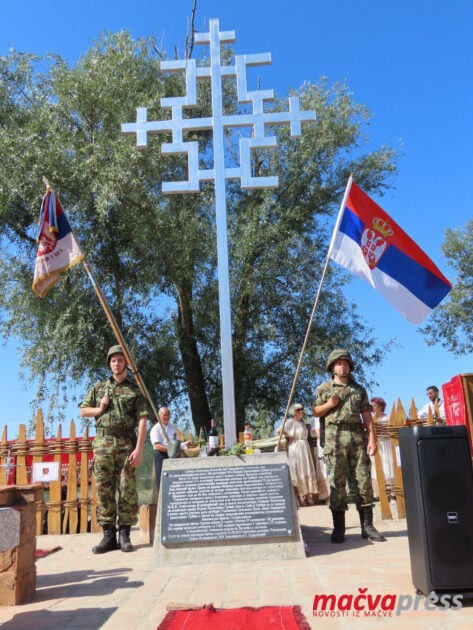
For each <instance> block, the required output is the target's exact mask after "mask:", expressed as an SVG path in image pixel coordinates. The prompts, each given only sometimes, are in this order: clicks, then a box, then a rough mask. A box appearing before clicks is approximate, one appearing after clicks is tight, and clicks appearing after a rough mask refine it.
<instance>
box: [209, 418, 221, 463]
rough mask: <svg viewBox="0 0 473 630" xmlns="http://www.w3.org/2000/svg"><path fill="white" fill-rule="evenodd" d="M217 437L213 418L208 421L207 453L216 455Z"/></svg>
mask: <svg viewBox="0 0 473 630" xmlns="http://www.w3.org/2000/svg"><path fill="white" fill-rule="evenodd" d="M218 446H219V437H218V432H217V429H216V428H215V420H213V419H212V420H211V421H210V431H209V455H214V454H215V455H216V454H217V453H218Z"/></svg>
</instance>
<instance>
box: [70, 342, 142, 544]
mask: <svg viewBox="0 0 473 630" xmlns="http://www.w3.org/2000/svg"><path fill="white" fill-rule="evenodd" d="M107 365H108V367H109V368H110V371H111V373H112V374H111V376H110V378H108V379H106V380H105V381H101V382H100V383H96V384H95V385H94V386H93V387H92V389H91V390H90V391H89V393H88V394H87V396H86V397H85V399H84V402H82V403H81V405H80V415H81V417H82V418H95V429H96V436H95V439H94V475H95V480H96V482H97V520H98V523H99V525H101V527H102V529H103V533H104V535H103V539H102V541H101V542H100V543H99V544H98V545H96V546H95V547H93V549H92V552H93V553H105V552H107V551H112V550H113V549H118V548H120V549H121V550H122V551H132V550H133V547H132V545H131V542H130V528H131V526H132V525H135V524H136V522H137V520H138V518H137V512H138V493H137V491H136V469H137V468H138V466H139V465H140V463H141V458H142V454H143V445H144V441H145V438H146V425H147V420H148V405H147V403H146V400H145V398H144V396H143V395H142V394H141V392H140V391H139V389H138V386H137V385H136V384H135V383H134V382H132V381H131V380H130V379H129V378H128V370H127V364H126V359H125V355H124V354H123V351H122V348H121V347H120V346H118V345H117V346H112V347H111V348H110V350H109V351H108V354H107ZM137 427H138V437H137V436H136V428H137ZM117 493H118V504H117V501H116V495H117ZM117 521H118V531H119V540H118V544H117V538H116V533H117V530H116V526H117Z"/></svg>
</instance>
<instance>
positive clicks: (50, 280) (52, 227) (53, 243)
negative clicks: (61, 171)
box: [33, 188, 84, 297]
mask: <svg viewBox="0 0 473 630" xmlns="http://www.w3.org/2000/svg"><path fill="white" fill-rule="evenodd" d="M39 222H40V227H39V234H38V237H37V239H36V242H37V243H38V245H39V247H38V254H37V256H36V265H35V271H34V279H33V291H34V292H35V293H36V294H37V295H39V297H44V296H45V295H46V293H47V292H48V291H49V290H50V289H52V288H53V286H54V285H55V284H57V283H58V282H59V280H60V276H61V273H62V272H63V271H66V269H69V268H70V267H73V266H74V265H75V264H77V263H78V262H80V261H81V260H83V259H84V254H83V253H82V250H81V248H80V245H79V243H78V242H77V240H76V238H75V236H74V234H73V232H72V228H71V226H70V224H69V221H68V220H67V217H66V215H65V214H64V211H63V209H62V207H61V204H60V203H59V199H58V198H57V196H56V193H55V192H54V191H53V190H51V189H49V188H48V190H47V191H46V194H45V195H44V197H43V201H42V203H41V212H40V219H39Z"/></svg>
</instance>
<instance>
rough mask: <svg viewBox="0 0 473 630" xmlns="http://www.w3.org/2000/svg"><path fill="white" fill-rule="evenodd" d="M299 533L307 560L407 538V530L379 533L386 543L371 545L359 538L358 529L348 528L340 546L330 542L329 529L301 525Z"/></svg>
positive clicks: (369, 542)
mask: <svg viewBox="0 0 473 630" xmlns="http://www.w3.org/2000/svg"><path fill="white" fill-rule="evenodd" d="M301 532H302V539H303V540H304V542H305V544H306V545H307V549H306V557H307V558H312V557H313V556H326V555H330V554H332V553H338V552H339V551H341V550H342V549H360V548H362V547H367V546H368V545H385V544H389V539H390V538H396V537H401V536H407V530H404V531H402V532H396V531H394V532H386V531H381V533H382V534H383V536H386V538H387V539H388V540H387V542H384V543H373V542H371V541H370V540H366V539H365V538H362V537H361V532H360V528H359V527H348V528H347V531H346V535H345V542H344V543H342V544H333V543H332V542H331V541H330V534H331V532H332V528H331V527H330V528H328V527H310V526H308V525H301Z"/></svg>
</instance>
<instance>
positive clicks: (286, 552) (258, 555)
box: [152, 453, 305, 566]
mask: <svg viewBox="0 0 473 630" xmlns="http://www.w3.org/2000/svg"><path fill="white" fill-rule="evenodd" d="M287 463H288V462H287V455H286V453H262V454H258V455H243V456H239V457H236V456H224V457H208V458H192V459H167V460H165V461H164V466H163V476H164V475H165V474H166V472H169V471H179V470H190V469H196V470H198V469H203V468H205V469H217V468H223V467H225V468H232V467H233V468H235V467H239V466H268V465H272V464H279V465H284V466H287ZM286 483H287V486H288V487H287V491H288V492H289V496H290V504H291V506H290V507H291V511H292V528H291V530H290V531H291V532H292V533H291V534H290V535H287V536H274V537H264V538H246V539H243V540H211V541H204V542H200V541H196V542H179V543H172V544H163V541H162V539H161V530H162V525H163V524H162V520H163V505H162V496H163V492H160V493H159V498H158V509H157V514H156V528H155V534H154V544H153V556H152V561H153V564H154V565H156V566H178V565H183V564H201V563H202V564H205V563H208V562H245V561H249V562H251V561H256V560H281V559H297V558H305V551H304V543H303V541H302V535H301V529H300V525H299V519H298V513H297V504H296V498H295V496H294V491H293V489H292V484H291V482H290V475H289V474H288V475H287V482H286ZM230 484H231V482H230ZM161 485H162V484H161ZM164 509H165V510H166V509H168V506H164ZM215 509H216V513H215V517H216V518H217V517H218V508H217V507H216V508H215ZM164 516H166V512H164Z"/></svg>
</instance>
